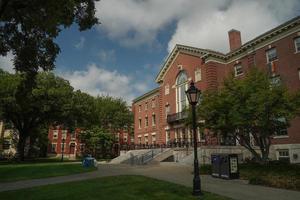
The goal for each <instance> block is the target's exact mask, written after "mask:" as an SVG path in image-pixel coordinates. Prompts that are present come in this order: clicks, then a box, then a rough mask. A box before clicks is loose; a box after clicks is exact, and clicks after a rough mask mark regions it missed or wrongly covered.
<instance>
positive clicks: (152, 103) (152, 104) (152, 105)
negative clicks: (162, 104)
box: [151, 99, 156, 108]
mask: <svg viewBox="0 0 300 200" xmlns="http://www.w3.org/2000/svg"><path fill="white" fill-rule="evenodd" d="M155 104H156V103H155V99H152V101H151V107H152V108H155V106H156V105H155Z"/></svg>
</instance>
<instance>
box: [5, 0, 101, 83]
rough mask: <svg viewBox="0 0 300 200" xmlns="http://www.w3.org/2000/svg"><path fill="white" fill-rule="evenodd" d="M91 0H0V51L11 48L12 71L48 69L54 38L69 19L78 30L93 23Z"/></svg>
mask: <svg viewBox="0 0 300 200" xmlns="http://www.w3.org/2000/svg"><path fill="white" fill-rule="evenodd" d="M95 1H97V0H46V1H41V0H1V1H0V55H3V56H5V55H6V54H7V53H8V52H9V51H11V52H12V54H13V55H14V67H15V69H16V71H18V72H25V73H26V74H27V76H29V77H30V78H29V79H31V78H32V76H35V75H36V73H37V71H38V69H43V70H52V69H53V68H54V61H55V58H56V56H57V54H58V53H59V47H58V45H57V44H56V43H55V42H54V39H55V38H56V37H57V36H58V35H59V33H60V32H61V30H62V29H63V28H67V27H70V26H71V25H72V24H73V23H76V24H78V26H79V30H80V31H82V30H86V29H89V28H91V27H92V26H93V25H95V24H97V23H98V19H97V18H96V17H95ZM33 80H34V79H33Z"/></svg>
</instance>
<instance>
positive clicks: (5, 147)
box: [2, 139, 11, 150]
mask: <svg viewBox="0 0 300 200" xmlns="http://www.w3.org/2000/svg"><path fill="white" fill-rule="evenodd" d="M10 145H11V144H10V141H9V140H6V139H4V140H3V145H2V147H3V150H8V149H10Z"/></svg>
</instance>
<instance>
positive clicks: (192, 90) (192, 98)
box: [185, 81, 202, 196]
mask: <svg viewBox="0 0 300 200" xmlns="http://www.w3.org/2000/svg"><path fill="white" fill-rule="evenodd" d="M185 94H186V96H187V98H188V100H189V103H190V105H191V106H192V122H193V135H194V179H193V195H194V196H201V195H202V192H201V180H200V176H199V162H198V155H197V134H196V105H197V103H198V101H199V97H200V95H201V91H200V90H198V88H196V87H195V85H194V82H193V81H192V82H191V85H190V87H189V89H188V90H187V91H185Z"/></svg>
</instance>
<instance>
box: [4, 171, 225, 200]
mask: <svg viewBox="0 0 300 200" xmlns="http://www.w3.org/2000/svg"><path fill="white" fill-rule="evenodd" d="M191 191H192V189H191V188H188V187H185V186H181V185H177V184H174V183H169V182H165V181H160V180H156V179H152V178H147V177H144V176H114V177H104V178H98V179H92V180H86V181H78V182H71V183H63V184H56V185H48V186H41V187H35V188H30V189H22V190H16V191H7V192H2V193H0V196H1V198H2V199H9V200H18V199H20V200H23V199H24V197H26V199H30V200H50V199H55V200H60V199H62V200H65V199H72V200H82V199H84V200H94V199H109V200H127V199H128V200H151V199H159V200H167V199H170V200H179V199H180V200H196V199H199V198H196V197H194V196H192V195H191ZM201 199H203V200H229V198H226V197H221V196H219V195H215V194H212V193H207V192H205V194H204V197H203V198H201Z"/></svg>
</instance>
